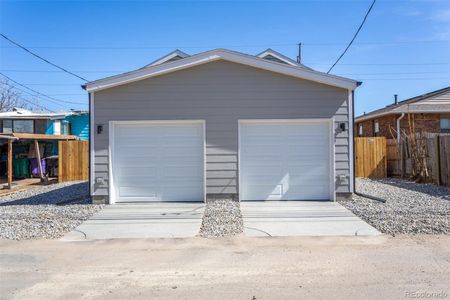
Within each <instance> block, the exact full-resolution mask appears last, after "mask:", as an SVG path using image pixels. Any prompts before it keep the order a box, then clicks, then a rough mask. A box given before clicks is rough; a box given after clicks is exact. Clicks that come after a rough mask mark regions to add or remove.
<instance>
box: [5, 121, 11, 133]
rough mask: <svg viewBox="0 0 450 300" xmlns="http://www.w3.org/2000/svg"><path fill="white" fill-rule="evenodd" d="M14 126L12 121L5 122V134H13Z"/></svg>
mask: <svg viewBox="0 0 450 300" xmlns="http://www.w3.org/2000/svg"><path fill="white" fill-rule="evenodd" d="M12 132H13V125H12V120H3V133H12Z"/></svg>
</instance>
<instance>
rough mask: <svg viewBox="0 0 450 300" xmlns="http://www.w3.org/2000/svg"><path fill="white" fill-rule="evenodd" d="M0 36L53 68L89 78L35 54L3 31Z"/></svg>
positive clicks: (79, 77) (84, 79)
mask: <svg viewBox="0 0 450 300" xmlns="http://www.w3.org/2000/svg"><path fill="white" fill-rule="evenodd" d="M0 36H2V37H3V38H4V39H5V40H7V41H8V42H10V43H11V44H14V45H16V46H17V47H19V48H21V49H23V50H24V51H26V52H28V53H30V54H31V55H33V56H34V57H37V58H39V59H40V60H42V61H44V62H46V63H47V64H49V65H52V66H54V67H55V68H58V69H60V70H61V71H63V72H65V73H67V74H70V75H72V76H75V77H77V78H78V79H81V80H83V81H86V82H88V81H89V80H87V79H86V78H83V77H81V76H79V75H77V74H75V73H73V72H70V71H68V70H66V69H64V68H63V67H60V66H58V65H57V64H54V63H52V62H51V61H49V60H47V59H45V58H43V57H42V56H40V55H38V54H36V53H34V52H32V51H30V50H28V49H27V48H26V47H24V46H22V45H20V44H19V43H17V42H15V41H13V40H11V39H10V38H9V37H7V36H6V35H4V34H3V33H0Z"/></svg>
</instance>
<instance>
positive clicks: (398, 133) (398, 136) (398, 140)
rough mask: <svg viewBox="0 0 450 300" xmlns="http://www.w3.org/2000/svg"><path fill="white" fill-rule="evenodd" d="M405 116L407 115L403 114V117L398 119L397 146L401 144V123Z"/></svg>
mask: <svg viewBox="0 0 450 300" xmlns="http://www.w3.org/2000/svg"><path fill="white" fill-rule="evenodd" d="M404 116H405V113H402V115H401V116H400V117H399V118H398V119H397V144H400V121H401V120H402V119H403V117H404Z"/></svg>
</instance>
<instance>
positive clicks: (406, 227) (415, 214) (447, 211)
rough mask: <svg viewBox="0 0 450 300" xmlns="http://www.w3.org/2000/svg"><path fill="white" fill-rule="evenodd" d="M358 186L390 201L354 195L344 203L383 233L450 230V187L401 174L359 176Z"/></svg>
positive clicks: (449, 231)
mask: <svg viewBox="0 0 450 300" xmlns="http://www.w3.org/2000/svg"><path fill="white" fill-rule="evenodd" d="M356 189H357V191H358V192H361V193H364V194H368V195H372V196H376V197H380V198H383V199H386V200H387V201H386V203H381V202H378V201H374V200H371V199H367V198H364V197H360V196H357V195H354V196H353V198H352V199H351V200H342V201H340V203H341V204H342V205H344V206H345V207H346V208H348V209H350V210H351V211H352V212H353V213H354V214H356V215H357V216H359V217H360V218H362V219H363V220H365V221H366V222H368V223H369V224H371V225H372V226H374V227H375V228H377V229H378V230H379V231H381V232H383V233H387V234H391V235H395V234H419V233H425V234H450V188H447V187H442V186H435V185H433V184H419V183H415V182H411V181H407V180H402V179H397V178H387V179H377V180H374V179H367V178H357V180H356Z"/></svg>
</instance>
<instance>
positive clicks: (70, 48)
mask: <svg viewBox="0 0 450 300" xmlns="http://www.w3.org/2000/svg"><path fill="white" fill-rule="evenodd" d="M449 42H450V40H449V39H426V40H405V41H390V42H389V41H387V42H379V41H373V42H355V43H353V45H381V46H382V45H410V44H430V43H449ZM296 45H297V44H296V43H286V44H259V45H257V44H255V45H252V44H230V45H200V46H198V45H197V46H189V45H184V46H183V45H177V46H175V45H174V46H170V45H161V46H109V45H102V46H76V45H70V46H51V45H49V46H44V45H42V46H28V47H27V48H28V49H58V50H151V49H175V48H182V49H211V48H231V47H235V48H238V47H240V48H257V47H288V46H289V47H290V46H292V47H294V46H296ZM302 45H303V46H319V47H320V46H343V45H347V44H346V43H334V42H323V43H320V42H318V43H308V42H302ZM0 48H3V49H10V48H15V47H13V46H0Z"/></svg>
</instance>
